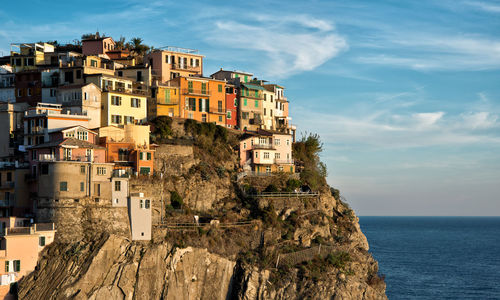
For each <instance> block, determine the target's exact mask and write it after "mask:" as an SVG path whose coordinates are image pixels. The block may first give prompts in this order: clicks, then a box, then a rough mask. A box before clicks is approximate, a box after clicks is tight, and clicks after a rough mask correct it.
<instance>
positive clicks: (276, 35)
mask: <svg viewBox="0 0 500 300" xmlns="http://www.w3.org/2000/svg"><path fill="white" fill-rule="evenodd" d="M28 2H32V3H31V5H25V6H24V7H25V8H23V9H19V6H18V5H17V3H15V2H12V1H8V2H6V3H3V5H2V8H0V52H2V51H3V54H4V55H6V54H7V53H8V51H9V44H10V43H11V42H33V41H39V40H54V39H55V40H58V41H60V42H61V43H64V42H69V41H72V40H74V39H77V38H79V37H80V36H81V34H83V33H88V32H94V31H96V30H99V31H100V32H101V33H106V34H108V35H111V36H113V37H114V38H115V39H118V38H119V37H120V35H123V36H125V37H126V38H131V37H135V36H139V37H142V38H143V39H144V40H145V43H146V44H150V45H154V46H156V47H161V46H167V45H170V46H180V47H186V48H195V49H199V50H200V52H201V53H202V54H204V55H206V60H205V75H209V74H211V73H212V72H214V71H216V70H218V69H219V68H220V67H223V68H225V69H238V70H245V71H249V72H253V73H255V75H256V76H258V77H259V78H263V79H266V80H269V81H273V82H278V83H280V84H282V85H284V86H285V87H286V88H287V90H286V93H287V96H288V98H289V100H290V106H291V114H292V117H293V123H295V124H296V125H297V126H298V129H299V136H300V135H301V133H304V132H317V133H319V134H320V136H321V137H322V140H323V141H324V153H323V155H322V159H323V160H324V161H325V162H326V164H327V166H328V174H329V176H328V181H329V183H330V184H331V185H332V186H335V187H338V188H340V189H341V192H342V194H343V195H344V196H345V197H346V198H347V200H348V202H349V203H350V204H351V206H352V207H353V208H354V209H355V210H356V212H357V213H358V214H359V215H500V201H499V200H500V199H499V198H500V197H499V195H498V192H497V190H496V189H497V187H498V185H499V184H500V151H499V150H500V120H499V118H498V116H499V114H500V1H480V0H478V1H476V0H471V1H465V0H464V1H462V0H453V1H449V0H440V1H428V0H421V1H396V0H394V1H389V0H386V1H307V2H304V1H259V0H257V1H251V2H250V1H247V2H241V3H238V2H235V1H199V2H195V1H189V2H180V1H156V2H155V1H151V2H147V1H146V2H145V1H86V2H85V4H83V3H78V4H77V3H74V4H73V3H68V2H69V1H28ZM146 3H147V5H146ZM0 54H1V53H0Z"/></svg>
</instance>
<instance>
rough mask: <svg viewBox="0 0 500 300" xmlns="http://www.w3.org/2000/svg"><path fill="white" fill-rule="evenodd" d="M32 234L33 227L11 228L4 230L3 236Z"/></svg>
mask: <svg viewBox="0 0 500 300" xmlns="http://www.w3.org/2000/svg"><path fill="white" fill-rule="evenodd" d="M33 233H34V230H33V227H11V228H6V230H5V235H26V234H33Z"/></svg>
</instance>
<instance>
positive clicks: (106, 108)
mask: <svg viewBox="0 0 500 300" xmlns="http://www.w3.org/2000/svg"><path fill="white" fill-rule="evenodd" d="M86 81H87V82H88V83H94V84H95V85H97V86H98V87H99V88H100V89H101V91H102V93H101V126H109V125H113V126H123V125H124V124H143V123H145V122H146V121H147V97H146V95H147V94H146V93H147V91H146V88H145V87H144V86H143V85H138V84H136V83H135V82H134V81H132V80H130V79H125V78H121V77H118V76H114V75H106V74H92V75H87V76H86Z"/></svg>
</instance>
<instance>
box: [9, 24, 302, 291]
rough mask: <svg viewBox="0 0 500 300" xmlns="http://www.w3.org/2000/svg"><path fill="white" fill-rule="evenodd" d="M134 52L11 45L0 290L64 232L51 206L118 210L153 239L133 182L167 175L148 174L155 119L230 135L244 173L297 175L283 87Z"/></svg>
mask: <svg viewBox="0 0 500 300" xmlns="http://www.w3.org/2000/svg"><path fill="white" fill-rule="evenodd" d="M138 40H139V41H138ZM140 43H141V42H140V39H135V45H130V44H129V45H127V46H125V45H124V41H123V39H120V40H119V41H115V40H114V39H113V38H112V37H108V36H101V35H100V34H99V33H96V34H87V35H84V36H82V40H81V41H78V42H77V43H75V44H69V45H59V44H57V43H56V42H38V43H19V44H12V45H11V53H10V55H9V56H5V57H0V122H1V126H0V188H1V191H0V232H1V236H2V238H1V239H2V240H1V246H0V285H1V286H2V288H4V289H3V291H4V293H5V290H8V287H9V285H10V284H11V283H13V282H15V281H17V280H18V279H19V278H21V277H22V276H24V275H27V274H28V273H29V272H31V271H33V270H34V269H35V267H36V264H37V259H38V254H39V253H40V252H41V251H42V249H43V248H44V247H45V246H46V245H49V244H50V243H51V242H53V241H54V238H55V235H56V232H57V231H60V230H64V229H63V228H56V227H57V226H56V225H55V224H54V221H53V220H54V218H53V216H54V214H57V212H54V211H53V210H52V211H50V210H49V209H48V208H52V207H54V206H56V207H57V206H58V205H62V204H63V203H69V202H71V203H74V202H79V201H82V203H80V204H82V205H84V203H83V202H84V200H83V199H87V201H89V202H90V203H92V205H98V206H102V207H114V208H117V209H122V211H125V212H126V214H127V217H128V220H129V222H130V224H129V228H130V237H131V239H132V240H150V239H151V227H152V223H154V221H152V218H153V219H154V216H153V217H152V213H151V207H152V203H151V200H150V199H147V197H145V196H144V193H139V192H137V193H133V192H131V187H129V181H130V180H131V178H135V179H137V178H148V177H149V178H153V177H161V176H164V175H165V173H167V172H168V171H166V170H165V169H161V170H160V169H158V170H157V169H156V168H155V166H157V165H158V164H155V159H156V155H157V151H158V149H159V148H161V141H160V139H153V138H152V137H154V136H155V135H154V133H155V132H157V131H158V128H155V125H156V127H158V126H159V125H158V124H159V123H161V122H159V120H161V121H165V120H166V122H168V123H169V124H171V122H174V123H176V124H182V122H183V120H194V121H197V122H201V123H207V124H209V123H211V124H215V125H217V126H221V127H224V128H226V130H227V131H228V132H230V134H233V135H235V136H237V137H238V143H239V144H238V145H237V146H236V147H233V148H232V149H233V150H234V151H235V152H236V153H237V155H238V157H239V158H238V161H239V166H236V168H237V171H238V172H239V174H240V176H241V174H244V175H247V174H252V175H260V174H262V175H265V174H271V173H290V174H294V173H295V171H296V170H295V163H294V159H293V157H292V143H293V142H294V141H295V130H296V128H295V126H293V125H292V123H291V118H290V116H289V102H288V100H287V98H286V97H285V94H284V90H285V88H284V87H283V86H280V85H278V84H275V83H268V82H267V81H265V80H262V79H258V78H256V77H254V74H252V73H248V72H243V71H229V70H224V69H220V70H219V71H217V72H215V73H214V74H211V75H209V76H206V74H204V72H203V71H204V70H203V61H204V59H205V57H204V56H203V55H202V54H200V53H198V51H197V50H192V49H184V48H178V47H162V48H153V49H147V48H148V47H145V46H144V45H141V44H140ZM189 122H193V121H189ZM190 124H191V123H190ZM156 137H157V136H156ZM238 151H239V152H238ZM167 152H168V150H167ZM158 153H159V152H158ZM158 155H159V154H158ZM162 205H163V203H162Z"/></svg>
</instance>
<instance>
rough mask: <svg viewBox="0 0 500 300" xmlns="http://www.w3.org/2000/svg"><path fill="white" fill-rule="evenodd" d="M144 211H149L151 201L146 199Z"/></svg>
mask: <svg viewBox="0 0 500 300" xmlns="http://www.w3.org/2000/svg"><path fill="white" fill-rule="evenodd" d="M145 204H146V205H145V206H146V209H149V208H150V207H151V200H148V199H146V203H145Z"/></svg>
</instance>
